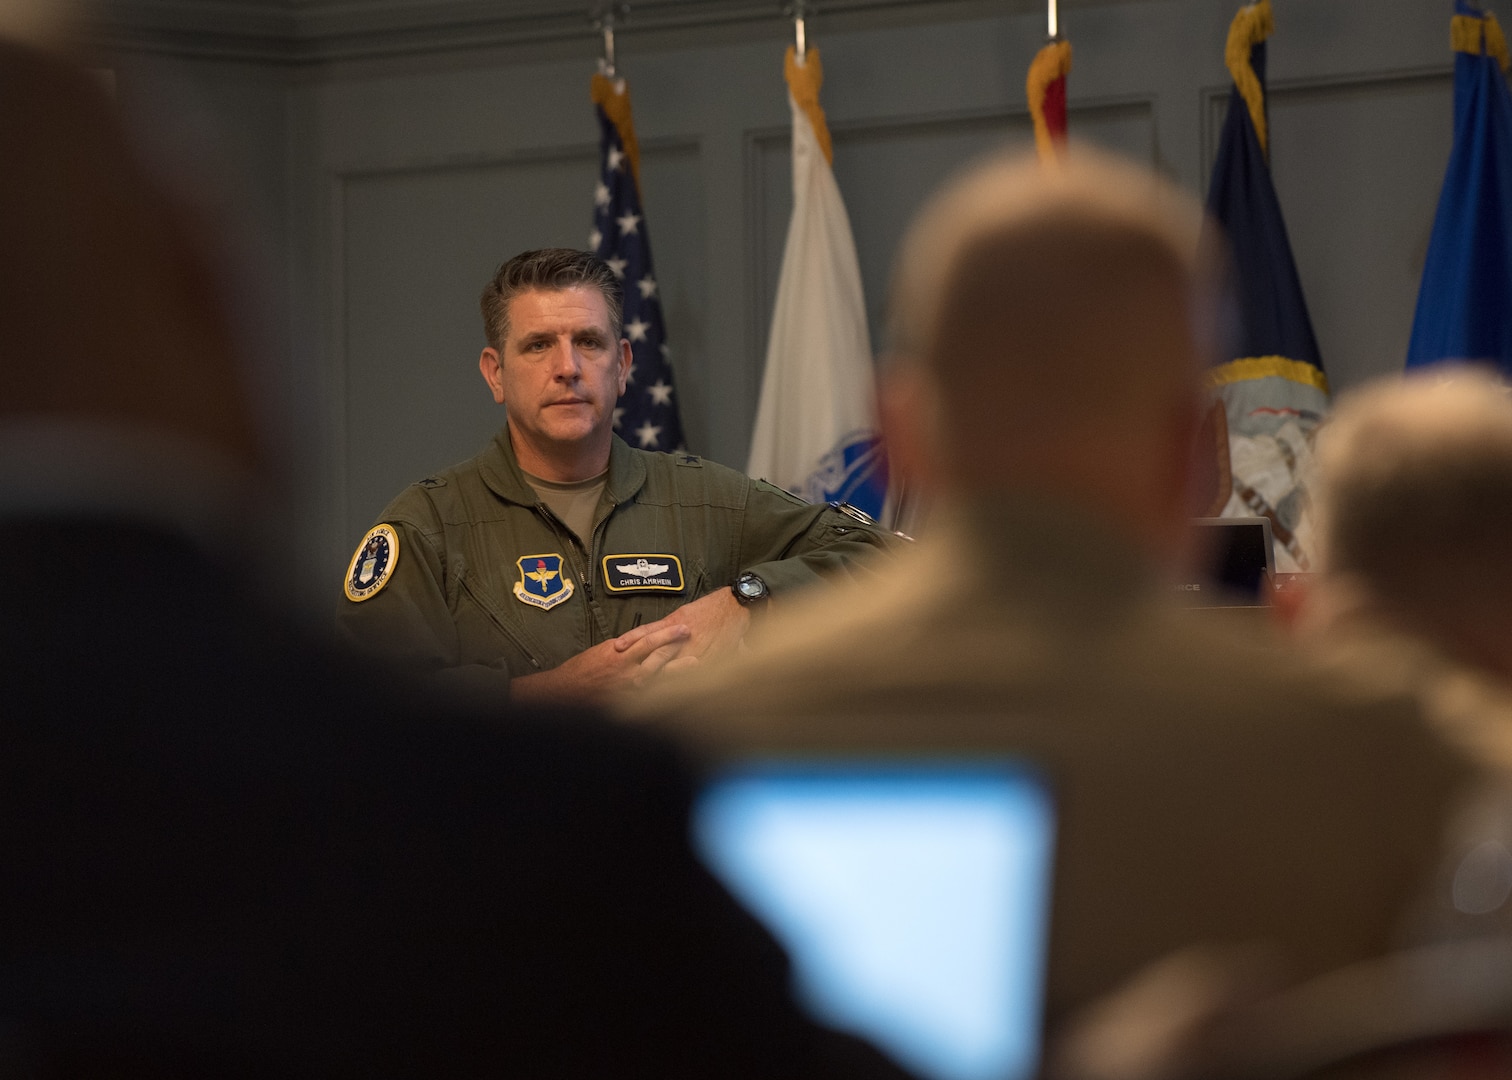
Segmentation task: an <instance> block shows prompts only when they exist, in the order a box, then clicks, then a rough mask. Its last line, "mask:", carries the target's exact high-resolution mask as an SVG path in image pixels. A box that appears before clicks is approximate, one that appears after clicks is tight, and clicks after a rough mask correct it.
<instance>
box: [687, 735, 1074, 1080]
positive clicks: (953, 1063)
mask: <svg viewBox="0 0 1512 1080" xmlns="http://www.w3.org/2000/svg"><path fill="white" fill-rule="evenodd" d="M694 838H695V842H696V844H697V846H698V848H699V850H700V853H701V855H702V856H703V858H704V860H705V861H706V863H707V864H708V865H709V867H710V868H711V869H712V870H713V872H714V873H715V875H716V876H717V877H719V878H720V879H721V880H722V881H723V882H724V883H725V885H726V886H727V887H728V888H729V889H730V891H731V892H732V893H734V894H735V896H736V897H738V898H739V899H740V900H741V901H742V902H743V903H744V904H745V905H746V906H747V907H748V908H749V909H750V910H751V911H752V912H753V913H754V914H755V915H756V916H757V918H759V919H760V920H761V921H762V922H763V923H764V924H765V925H766V926H767V928H768V929H769V930H770V931H771V933H772V934H773V935H774V936H775V937H776V938H777V939H778V940H779V941H780V942H781V943H782V944H783V946H784V947H785V948H786V949H787V951H788V954H789V956H790V957H791V958H792V962H793V969H794V980H795V983H796V987H795V989H796V992H797V996H798V997H799V999H800V1001H801V1002H802V1003H803V1004H804V1006H805V1007H806V1008H807V1009H808V1010H809V1011H810V1013H811V1014H812V1015H813V1016H814V1017H815V1019H817V1020H818V1021H820V1022H821V1023H824V1024H827V1025H829V1026H830V1027H833V1028H838V1029H840V1030H844V1031H848V1032H850V1033H852V1034H855V1035H859V1036H861V1037H862V1038H865V1039H867V1040H868V1041H870V1042H872V1043H873V1044H875V1045H876V1046H878V1047H880V1048H881V1049H883V1050H884V1051H886V1052H887V1053H889V1054H890V1055H891V1056H892V1057H893V1058H894V1059H895V1060H896V1061H897V1062H898V1063H899V1064H900V1065H902V1066H904V1067H905V1068H908V1069H910V1070H912V1071H913V1072H915V1073H916V1074H918V1075H919V1076H921V1077H924V1078H926V1080H1020V1078H1027V1077H1030V1076H1032V1075H1033V1073H1034V1071H1035V1068H1036V1066H1037V1065H1038V1063H1039V1053H1040V1035H1041V1008H1042V997H1043V982H1044V972H1045V954H1046V946H1047V941H1048V928H1049V927H1048V923H1049V913H1050V906H1049V902H1050V881H1051V873H1052V861H1053V848H1054V843H1053V839H1054V811H1053V807H1052V803H1051V797H1050V791H1049V787H1048V785H1047V784H1046V782H1045V781H1044V780H1043V778H1042V777H1041V776H1040V775H1039V774H1037V773H1036V772H1034V771H1033V770H1032V769H1030V768H1027V767H1025V766H1023V765H1021V764H1018V763H1015V762H1012V761H1005V760H983V759H974V760H971V761H935V760H922V761H911V760H901V761H900V760H896V759H886V760H861V759H852V760H844V761H824V762H817V761H812V760H805V761H786V760H772V761H756V762H747V763H744V764H741V765H738V766H735V767H732V768H730V769H727V770H725V771H723V772H721V773H718V774H716V775H715V776H713V777H712V779H711V781H710V782H709V783H708V784H707V786H706V787H705V788H704V790H703V792H702V794H701V796H700V798H699V800H698V802H697V804H696V806H695V813H694Z"/></svg>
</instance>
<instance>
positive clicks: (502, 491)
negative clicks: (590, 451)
mask: <svg viewBox="0 0 1512 1080" xmlns="http://www.w3.org/2000/svg"><path fill="white" fill-rule="evenodd" d="M478 472H479V474H480V475H481V476H482V477H483V482H484V483H485V484H487V485H488V489H489V490H490V491H492V492H493V493H494V494H495V495H497V496H499V498H501V499H506V500H508V501H509V502H512V503H518V504H519V505H520V506H535V505H537V504H539V503H540V501H541V499H540V496H538V495H537V494H536V492H535V489H534V488H533V487H531V486H530V484H529V483H528V482H527V481H526V479H525V474H524V472H523V471H521V469H520V463H519V461H517V460H516V459H515V454H514V447H513V446H511V445H510V442H509V428H507V427H504V428H500V429H499V431H498V433H497V434H496V435H495V436H494V437H493V442H492V443H490V444H489V445H488V448H487V449H486V450H484V452H483V455H482V460H481V461H480V463H479V467H478ZM645 483H646V463H645V461H644V460H642V458H641V456H640V455H639V454H637V453H636V452H635V451H634V450H632V449H630V446H629V444H628V443H626V442H625V441H624V440H623V439H621V438H620V437H619V436H618V435H611V436H610V441H609V477H608V479H607V480H606V481H605V483H604V495H605V496H606V497H607V498H608V499H609V501H610V502H611V503H613V504H614V505H615V506H619V505H620V504H622V503H625V502H629V501H630V500H631V499H633V498H635V496H636V494H637V493H638V492H639V491H640V489H641V488H642V487H644V486H645ZM600 505H602V504H600Z"/></svg>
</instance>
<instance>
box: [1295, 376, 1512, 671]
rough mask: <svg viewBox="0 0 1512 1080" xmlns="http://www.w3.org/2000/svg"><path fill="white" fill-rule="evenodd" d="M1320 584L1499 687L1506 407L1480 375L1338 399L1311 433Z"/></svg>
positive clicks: (1508, 598) (1506, 580)
mask: <svg viewBox="0 0 1512 1080" xmlns="http://www.w3.org/2000/svg"><path fill="white" fill-rule="evenodd" d="M1317 465H1318V473H1319V475H1318V478H1317V481H1316V482H1315V483H1314V485H1313V498H1314V505H1315V509H1316V512H1317V525H1318V529H1319V533H1320V536H1321V545H1320V546H1321V552H1322V560H1323V565H1324V570H1325V573H1326V574H1327V575H1328V576H1329V577H1330V578H1332V579H1334V580H1341V579H1348V580H1351V581H1354V582H1356V583H1359V584H1361V585H1363V586H1364V588H1365V590H1366V592H1367V593H1368V594H1369V596H1370V597H1371V599H1372V602H1373V604H1374V605H1375V606H1376V607H1377V608H1378V609H1379V610H1381V611H1383V612H1384V613H1386V614H1388V615H1389V616H1393V617H1395V618H1397V619H1398V620H1399V621H1400V622H1402V623H1403V624H1404V625H1406V626H1407V628H1409V629H1411V630H1413V631H1415V632H1419V633H1422V634H1425V635H1426V636H1429V637H1431V638H1433V639H1435V640H1436V641H1437V642H1438V643H1439V644H1440V645H1441V646H1443V647H1445V648H1447V649H1448V650H1449V651H1450V652H1453V653H1456V654H1458V655H1460V656H1461V657H1462V658H1463V659H1466V660H1468V661H1471V662H1473V663H1478V664H1481V665H1483V666H1487V667H1490V668H1492V669H1494V670H1498V671H1500V672H1501V673H1502V674H1503V675H1507V676H1512V559H1509V558H1508V538H1509V537H1512V398H1509V397H1508V390H1507V387H1506V386H1505V385H1504V384H1503V383H1501V382H1500V381H1498V380H1497V379H1496V378H1494V377H1493V376H1492V375H1490V374H1489V373H1486V372H1482V371H1477V370H1473V369H1460V370H1455V371H1452V372H1449V373H1441V372H1440V373H1429V374H1424V375H1417V376H1413V377H1409V378H1395V379H1390V380H1383V381H1381V382H1378V383H1375V384H1372V385H1370V386H1367V387H1364V388H1362V389H1361V390H1359V391H1356V392H1355V393H1353V394H1350V395H1346V396H1345V397H1343V398H1342V399H1341V401H1340V402H1339V405H1338V407H1337V408H1336V409H1335V410H1334V412H1333V414H1332V415H1331V416H1330V418H1329V419H1328V421H1327V422H1326V423H1325V424H1324V426H1323V427H1322V428H1321V429H1320V430H1319V433H1318V456H1317Z"/></svg>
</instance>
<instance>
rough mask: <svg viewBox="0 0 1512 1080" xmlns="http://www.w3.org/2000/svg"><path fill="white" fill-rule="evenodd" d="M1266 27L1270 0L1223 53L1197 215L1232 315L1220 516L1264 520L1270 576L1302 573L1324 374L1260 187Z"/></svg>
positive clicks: (1264, 152) (1273, 205)
mask: <svg viewBox="0 0 1512 1080" xmlns="http://www.w3.org/2000/svg"><path fill="white" fill-rule="evenodd" d="M1273 25H1274V23H1273V17H1272V14H1271V7H1270V0H1260V2H1259V3H1254V4H1250V5H1247V6H1246V7H1243V8H1241V9H1240V11H1239V13H1238V14H1237V15H1236V16H1235V17H1234V21H1233V24H1232V25H1231V26H1230V28H1229V37H1228V45H1227V48H1226V49H1225V52H1224V59H1225V61H1226V63H1227V65H1228V69H1229V73H1230V74H1231V75H1232V76H1233V79H1234V89H1233V92H1232V94H1230V96H1229V107H1228V115H1227V117H1226V118H1225V120H1224V122H1223V134H1222V137H1221V139H1220V142H1219V145H1218V160H1217V161H1216V162H1215V163H1214V165H1213V178H1212V183H1211V184H1210V185H1209V188H1208V204H1207V208H1208V213H1209V214H1211V215H1212V217H1213V218H1214V219H1215V220H1216V221H1217V222H1218V223H1219V224H1221V225H1222V226H1223V228H1224V231H1225V232H1226V233H1227V235H1228V240H1229V246H1230V250H1231V252H1232V254H1233V270H1234V292H1235V301H1236V304H1237V313H1238V316H1239V318H1238V325H1237V326H1236V327H1235V328H1234V329H1235V331H1236V335H1235V340H1234V341H1233V342H1232V344H1233V346H1234V352H1233V355H1232V356H1231V357H1229V358H1228V359H1227V360H1226V361H1225V362H1223V363H1221V364H1219V365H1218V366H1216V367H1215V368H1213V370H1212V371H1211V372H1210V373H1209V382H1210V384H1211V385H1212V386H1213V387H1215V388H1216V389H1217V392H1218V395H1219V396H1220V397H1221V398H1222V400H1223V404H1224V414H1225V417H1226V419H1227V423H1228V444H1229V455H1228V457H1229V461H1228V464H1229V470H1228V471H1229V476H1228V477H1227V478H1226V479H1227V480H1228V481H1229V484H1228V498H1227V500H1226V502H1225V505H1224V506H1223V510H1222V513H1223V515H1224V516H1226V517H1236V516H1252V515H1253V516H1260V517H1268V518H1270V519H1271V531H1272V534H1273V535H1274V537H1275V540H1276V548H1277V550H1276V566H1277V569H1280V570H1306V569H1309V567H1310V562H1311V559H1310V554H1309V548H1310V546H1311V531H1312V529H1311V520H1310V518H1309V515H1308V509H1307V498H1306V492H1305V491H1304V490H1303V487H1302V483H1301V477H1302V476H1304V475H1305V473H1306V471H1307V468H1308V465H1309V462H1310V458H1311V454H1312V441H1311V437H1310V436H1311V432H1312V430H1313V428H1315V427H1316V426H1317V424H1318V421H1319V420H1321V419H1322V417H1323V413H1324V410H1325V409H1327V407H1328V379H1327V377H1326V376H1325V375H1324V374H1323V361H1322V359H1321V358H1320V357H1319V355H1318V342H1317V339H1316V338H1315V337H1314V336H1313V328H1312V320H1311V319H1310V318H1308V314H1307V303H1306V302H1305V301H1304V300H1303V298H1302V282H1301V280H1300V279H1299V278H1298V276H1297V266H1296V263H1295V261H1294V260H1293V259H1292V251H1291V242H1290V241H1289V240H1288V239H1287V237H1286V225H1285V223H1284V222H1283V221H1282V218H1281V203H1280V201H1279V200H1278V199H1277V198H1276V189H1275V186H1274V185H1273V184H1272V182H1271V173H1270V161H1269V156H1268V154H1269V131H1268V122H1267V118H1266V103H1265V39H1266V38H1267V37H1269V36H1270V34H1271V31H1272V28H1273Z"/></svg>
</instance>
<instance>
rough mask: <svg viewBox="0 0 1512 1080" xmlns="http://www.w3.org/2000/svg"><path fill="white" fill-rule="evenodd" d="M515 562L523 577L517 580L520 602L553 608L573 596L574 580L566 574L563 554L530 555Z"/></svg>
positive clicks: (542, 607) (516, 590) (515, 592)
mask: <svg viewBox="0 0 1512 1080" xmlns="http://www.w3.org/2000/svg"><path fill="white" fill-rule="evenodd" d="M515 563H516V565H518V566H519V568H520V580H519V581H517V582H515V587H514V594H515V599H516V600H518V601H519V602H520V603H522V604H529V605H531V606H532V607H538V608H540V609H541V610H542V611H550V610H551V609H552V608H554V607H556V606H557V605H558V604H560V603H562V602H563V601H564V600H566V599H567V598H568V597H570V596H571V595H572V593H573V584H572V579H571V578H570V577H568V576H567V575H565V574H563V573H562V557H561V556H560V555H556V554H551V555H526V556H524V557H523V558H520V559H516V560H515Z"/></svg>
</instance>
